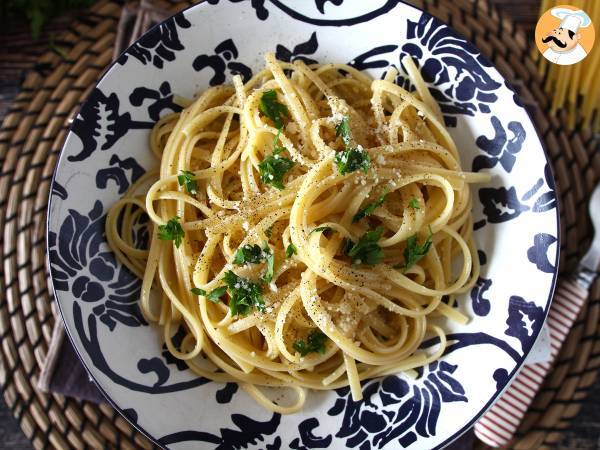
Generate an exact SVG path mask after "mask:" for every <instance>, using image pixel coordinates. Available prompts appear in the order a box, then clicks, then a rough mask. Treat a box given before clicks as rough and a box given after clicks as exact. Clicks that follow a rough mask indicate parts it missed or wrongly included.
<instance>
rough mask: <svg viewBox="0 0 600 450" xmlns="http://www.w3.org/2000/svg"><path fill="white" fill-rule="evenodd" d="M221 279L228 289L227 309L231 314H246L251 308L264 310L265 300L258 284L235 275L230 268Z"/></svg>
mask: <svg viewBox="0 0 600 450" xmlns="http://www.w3.org/2000/svg"><path fill="white" fill-rule="evenodd" d="M223 281H224V282H225V284H226V285H227V289H228V290H229V310H230V311H231V314H232V315H234V316H235V315H242V316H246V315H248V314H249V313H250V311H252V309H253V308H256V309H257V310H258V311H260V312H262V313H264V312H265V302H264V300H263V298H262V289H261V287H260V285H258V284H256V283H253V282H252V281H250V280H248V279H246V278H242V277H239V276H237V275H236V274H235V273H234V272H232V271H231V270H229V271H227V272H225V276H224V277H223Z"/></svg>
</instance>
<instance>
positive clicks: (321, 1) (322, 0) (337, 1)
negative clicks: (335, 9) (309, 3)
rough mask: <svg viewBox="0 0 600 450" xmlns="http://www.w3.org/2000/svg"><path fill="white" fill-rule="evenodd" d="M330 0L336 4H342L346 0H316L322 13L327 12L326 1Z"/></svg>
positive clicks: (316, 4)
mask: <svg viewBox="0 0 600 450" xmlns="http://www.w3.org/2000/svg"><path fill="white" fill-rule="evenodd" d="M327 2H330V3H332V4H334V5H335V6H340V5H341V4H342V3H343V2H344V0H315V6H316V7H317V9H318V10H319V12H320V13H321V14H325V3H327Z"/></svg>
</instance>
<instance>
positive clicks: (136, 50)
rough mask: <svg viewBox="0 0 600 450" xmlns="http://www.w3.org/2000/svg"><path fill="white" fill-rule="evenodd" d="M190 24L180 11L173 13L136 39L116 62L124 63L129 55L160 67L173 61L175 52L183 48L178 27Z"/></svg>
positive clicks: (188, 26)
mask: <svg viewBox="0 0 600 450" xmlns="http://www.w3.org/2000/svg"><path fill="white" fill-rule="evenodd" d="M191 26H192V24H191V23H190V22H189V20H187V19H186V18H185V16H184V15H183V13H182V12H180V13H179V14H175V15H174V16H172V17H170V18H169V19H167V20H165V21H164V22H162V23H161V24H160V25H158V26H157V27H155V28H153V29H152V31H151V32H149V33H146V34H144V35H143V36H142V37H141V38H140V39H138V41H137V42H136V43H135V44H133V45H132V46H131V47H130V48H129V49H127V50H126V51H125V52H124V53H123V54H122V55H121V56H119V58H118V59H117V63H118V64H121V65H124V64H125V63H126V62H127V60H128V58H129V56H130V55H131V56H133V57H134V58H136V59H137V60H139V61H140V62H141V63H142V64H144V65H146V64H149V63H152V64H153V65H154V67H156V68H158V69H162V68H163V66H164V64H165V62H171V61H174V60H175V55H176V53H177V52H179V51H181V50H183V49H184V48H185V47H184V46H183V44H182V43H181V40H180V39H179V30H178V28H184V29H185V28H190V27H191Z"/></svg>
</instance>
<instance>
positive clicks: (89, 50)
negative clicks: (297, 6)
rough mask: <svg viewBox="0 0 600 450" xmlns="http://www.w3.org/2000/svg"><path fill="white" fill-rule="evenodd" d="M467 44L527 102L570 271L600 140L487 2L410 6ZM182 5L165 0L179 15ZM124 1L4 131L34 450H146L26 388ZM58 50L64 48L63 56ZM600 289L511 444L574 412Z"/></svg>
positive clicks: (18, 352)
mask: <svg viewBox="0 0 600 450" xmlns="http://www.w3.org/2000/svg"><path fill="white" fill-rule="evenodd" d="M411 3H413V4H415V5H416V6H418V7H420V8H422V9H424V10H425V11H428V12H429V13H431V14H433V15H435V16H437V17H438V18H440V19H441V20H443V21H445V22H447V23H448V24H449V25H451V26H452V27H454V28H455V29H456V30H458V31H459V32H460V33H462V34H463V35H464V36H465V37H466V38H467V39H469V40H470V41H472V42H473V43H474V44H475V45H476V46H477V47H478V48H479V49H481V50H482V52H483V53H484V54H485V56H487V57H488V58H489V59H490V60H491V61H492V62H493V63H494V65H495V66H496V67H497V68H498V69H499V70H500V72H501V73H502V74H503V75H504V76H505V77H506V78H507V79H508V80H509V81H511V82H512V84H513V86H514V87H515V88H516V90H517V91H518V92H519V94H520V95H521V98H522V100H523V101H524V102H525V103H526V104H527V105H528V106H527V107H528V110H529V112H530V114H531V116H532V119H533V120H534V123H535V125H536V127H537V130H538V132H539V134H540V136H541V138H542V139H543V141H544V143H545V147H546V149H547V151H548V153H549V155H550V157H551V160H552V165H553V167H554V171H555V175H556V181H557V185H558V193H559V195H560V199H561V202H560V207H561V211H560V212H561V214H560V215H561V221H562V222H561V232H562V236H563V239H562V243H563V244H562V245H563V247H562V249H561V250H562V255H561V272H562V273H563V274H564V273H567V272H568V271H569V270H570V269H572V268H573V266H574V264H575V263H576V261H577V259H578V257H580V256H581V253H582V251H583V250H584V249H585V248H586V246H587V244H588V243H589V242H590V238H591V225H590V223H589V219H588V218H587V215H586V214H584V213H583V211H585V204H586V202H587V200H588V197H589V194H590V192H591V190H592V189H593V187H594V185H595V183H596V182H598V179H599V178H600V143H599V139H598V137H596V138H594V136H593V135H591V133H588V132H585V131H568V130H567V129H566V118H565V117H561V116H559V117H558V118H552V117H548V116H547V113H546V112H547V111H548V109H549V108H548V105H549V99H548V98H547V96H546V95H545V94H544V93H543V90H542V86H543V82H544V79H543V77H541V76H540V75H539V74H538V73H537V71H536V67H535V65H534V63H533V62H532V60H531V59H530V57H529V55H530V43H529V42H528V41H527V39H526V36H525V34H524V33H523V32H521V31H520V30H517V29H514V26H513V24H512V22H511V20H510V19H509V18H508V17H504V16H502V15H500V14H498V13H497V11H496V10H495V9H493V8H492V7H490V6H489V3H488V2H486V1H484V0H472V1H470V0H454V1H452V2H444V3H443V4H442V2H438V1H411ZM183 6H185V3H183V4H182V3H178V4H177V5H175V2H172V5H171V7H172V8H173V9H175V8H181V7H183ZM120 12H121V5H119V4H118V3H116V2H110V1H101V2H99V3H97V4H96V5H95V6H94V7H92V8H91V9H90V10H89V11H88V13H86V14H85V16H84V17H81V18H79V19H77V20H76V21H75V22H74V23H73V25H72V26H71V27H70V29H69V30H68V32H67V33H66V34H65V35H64V36H62V37H61V38H60V39H58V40H57V41H56V42H57V43H58V44H59V45H60V47H61V49H62V50H63V51H64V52H66V57H64V56H62V55H60V54H59V53H57V52H48V53H47V54H45V55H44V56H43V57H42V58H41V59H40V60H39V63H38V64H37V65H36V67H35V69H34V70H33V71H31V72H30V73H29V74H28V75H27V77H26V78H25V81H24V83H23V85H22V89H21V93H20V94H19V95H18V97H17V99H16V101H15V102H14V105H13V106H12V108H11V109H10V110H9V112H8V114H7V116H6V119H5V120H4V123H3V124H2V128H1V129H0V164H1V165H2V167H1V169H0V230H3V234H2V236H1V238H0V254H1V258H2V262H3V268H2V276H1V277H0V346H1V349H0V384H1V386H2V394H3V396H4V399H5V401H6V403H7V405H8V406H9V407H10V408H11V410H12V412H13V414H14V415H15V417H16V418H17V419H18V420H19V422H20V424H21V427H22V429H23V431H24V432H25V434H26V435H27V436H28V437H29V438H30V439H31V441H32V443H33V445H34V447H35V448H37V449H41V448H48V447H55V448H61V449H65V448H75V449H82V448H85V447H91V448H123V449H133V448H152V445H151V444H150V443H149V442H148V441H147V439H145V438H144V437H143V436H142V435H140V434H139V433H138V432H137V431H135V430H134V429H133V428H132V427H131V426H130V425H129V424H128V423H127V422H126V421H125V420H124V419H123V418H122V417H121V416H119V414H118V413H116V412H115V411H114V410H113V409H112V408H111V407H110V406H108V405H101V406H97V405H94V404H91V403H86V402H80V401H76V400H73V399H68V398H64V397H62V396H59V395H53V394H50V395H47V394H42V393H40V392H38V391H36V389H35V388H34V386H35V385H36V382H37V378H38V377H39V373H40V368H41V366H42V361H43V360H44V356H45V354H46V352H47V350H48V342H49V340H50V335H51V332H52V326H53V322H54V318H53V315H52V310H51V299H52V292H51V290H50V285H49V282H48V279H47V276H48V273H47V269H46V245H45V221H46V205H47V200H48V190H49V188H50V180H51V177H52V172H53V170H54V165H55V163H56V158H57V155H58V153H59V151H60V148H61V146H62V143H63V140H64V138H65V136H66V133H67V129H68V120H69V118H70V117H72V116H73V114H74V113H75V111H76V110H77V108H78V106H79V104H80V102H81V101H82V99H84V98H85V96H86V95H87V93H88V92H89V91H90V90H91V88H92V87H93V85H94V83H95V81H96V80H97V79H98V78H99V76H100V75H101V73H102V71H103V70H104V68H105V67H106V66H107V65H108V64H109V62H110V60H111V58H112V51H113V44H114V39H115V33H116V28H117V24H118V21H119V16H120ZM61 53H62V52H61ZM599 314H600V283H596V284H595V285H594V286H593V289H592V295H591V297H590V300H589V302H588V304H587V306H586V307H585V308H584V309H583V310H582V312H581V314H580V319H579V320H578V321H577V323H576V326H575V327H574V329H573V331H572V332H571V334H570V335H569V338H568V340H567V341H566V343H565V345H564V347H563V350H562V351H561V353H560V355H559V358H558V361H557V364H556V366H555V368H554V370H553V372H552V373H551V376H550V377H549V379H548V380H547V382H546V383H545V385H544V386H543V388H542V390H541V392H540V394H539V395H538V397H537V399H536V401H535V404H534V405H533V408H532V409H531V411H530V413H529V414H528V416H527V418H526V420H525V421H524V423H523V425H522V427H521V430H520V436H519V438H518V439H517V440H516V441H515V442H514V443H513V447H514V448H518V449H533V448H540V447H543V446H551V445H552V444H553V443H556V442H558V441H559V440H560V439H561V430H563V429H564V428H566V427H567V425H568V423H569V420H570V419H572V418H573V417H574V416H575V415H576V414H577V412H578V411H579V405H580V402H581V400H582V399H583V398H584V397H585V395H586V393H587V391H588V388H589V387H590V386H591V385H592V383H593V382H594V380H595V378H596V373H597V369H598V368H599V367H600V331H599Z"/></svg>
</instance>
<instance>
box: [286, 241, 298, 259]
mask: <svg viewBox="0 0 600 450" xmlns="http://www.w3.org/2000/svg"><path fill="white" fill-rule="evenodd" d="M296 254H298V249H297V248H296V246H295V245H294V244H290V245H288V246H287V248H286V249H285V257H286V258H291V257H292V256H293V255H296Z"/></svg>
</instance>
